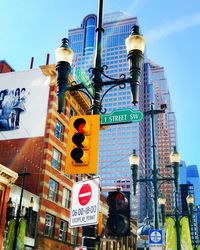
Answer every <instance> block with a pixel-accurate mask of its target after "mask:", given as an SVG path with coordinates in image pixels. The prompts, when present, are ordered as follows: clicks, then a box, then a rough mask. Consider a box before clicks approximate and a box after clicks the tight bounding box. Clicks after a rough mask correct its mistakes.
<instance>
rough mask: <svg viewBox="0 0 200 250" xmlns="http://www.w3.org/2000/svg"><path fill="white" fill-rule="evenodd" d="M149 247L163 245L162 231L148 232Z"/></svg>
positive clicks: (153, 230) (152, 230)
mask: <svg viewBox="0 0 200 250" xmlns="http://www.w3.org/2000/svg"><path fill="white" fill-rule="evenodd" d="M149 245H156V246H159V245H163V236H162V230H158V229H151V230H149Z"/></svg>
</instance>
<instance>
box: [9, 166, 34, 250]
mask: <svg viewBox="0 0 200 250" xmlns="http://www.w3.org/2000/svg"><path fill="white" fill-rule="evenodd" d="M29 175H31V173H28V172H27V169H26V168H24V170H23V172H22V173H19V176H21V177H22V185H21V194H20V201H19V206H18V208H17V214H16V224H15V234H14V241H13V248H12V250H16V249H17V235H18V230H19V222H20V218H21V212H22V199H23V194H24V185H25V178H26V177H27V176H29Z"/></svg>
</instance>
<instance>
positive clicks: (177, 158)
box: [170, 146, 181, 249]
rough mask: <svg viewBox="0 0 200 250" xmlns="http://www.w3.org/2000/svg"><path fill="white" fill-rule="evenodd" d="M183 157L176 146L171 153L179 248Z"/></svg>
mask: <svg viewBox="0 0 200 250" xmlns="http://www.w3.org/2000/svg"><path fill="white" fill-rule="evenodd" d="M180 161H181V157H180V155H179V153H178V152H177V150H176V146H175V147H174V151H173V152H172V153H171V155H170V162H171V165H172V167H173V169H174V184H175V225H176V235H177V239H176V242H177V249H181V243H180V229H179V211H178V178H179V167H180Z"/></svg>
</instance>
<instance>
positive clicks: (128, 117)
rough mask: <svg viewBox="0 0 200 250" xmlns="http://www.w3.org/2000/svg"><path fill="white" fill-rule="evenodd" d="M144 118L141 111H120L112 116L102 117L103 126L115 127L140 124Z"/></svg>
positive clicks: (111, 114)
mask: <svg viewBox="0 0 200 250" xmlns="http://www.w3.org/2000/svg"><path fill="white" fill-rule="evenodd" d="M143 118H144V114H143V112H142V111H140V110H132V109H130V108H128V109H118V110H114V111H113V112H112V113H110V114H106V115H101V125H114V124H122V123H131V122H139V121H142V119H143Z"/></svg>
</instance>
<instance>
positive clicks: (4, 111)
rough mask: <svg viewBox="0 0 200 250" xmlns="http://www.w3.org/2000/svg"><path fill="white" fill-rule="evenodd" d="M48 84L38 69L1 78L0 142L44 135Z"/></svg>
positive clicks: (12, 73) (4, 74)
mask: <svg viewBox="0 0 200 250" xmlns="http://www.w3.org/2000/svg"><path fill="white" fill-rule="evenodd" d="M49 84H50V76H45V75H44V74H43V73H42V71H41V70H40V69H33V70H28V71H20V72H11V73H2V74H0V140H8V139H17V138H29V137H37V136H43V135H44V129H45V122H46V115H47V104H48V96H49Z"/></svg>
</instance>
